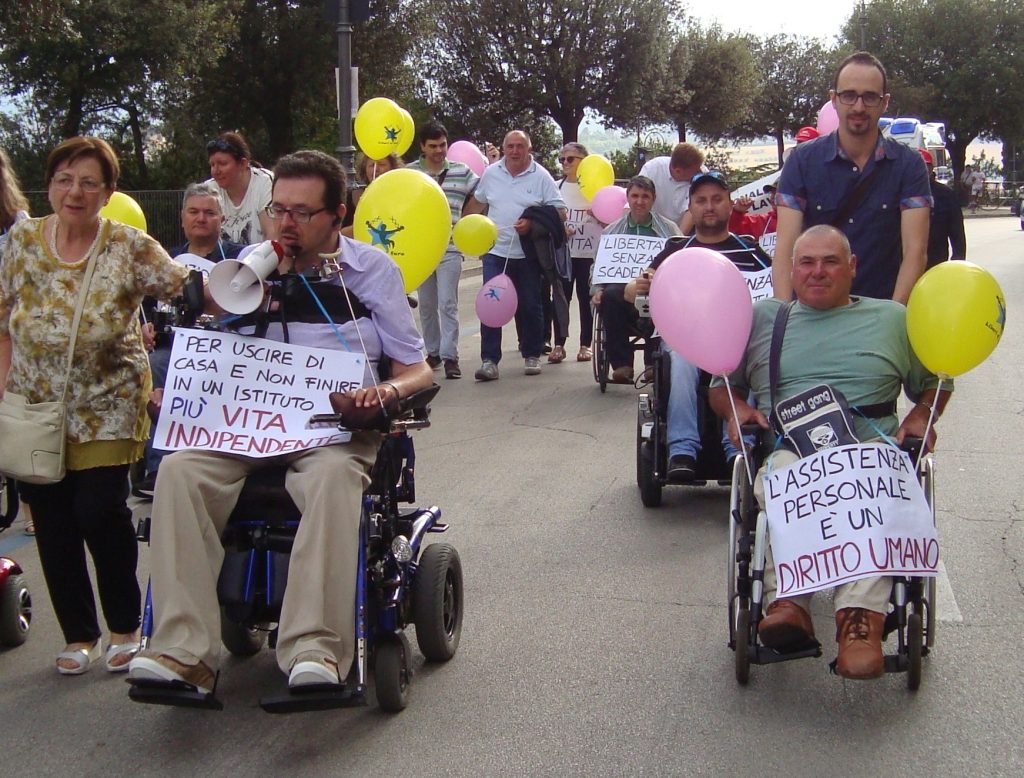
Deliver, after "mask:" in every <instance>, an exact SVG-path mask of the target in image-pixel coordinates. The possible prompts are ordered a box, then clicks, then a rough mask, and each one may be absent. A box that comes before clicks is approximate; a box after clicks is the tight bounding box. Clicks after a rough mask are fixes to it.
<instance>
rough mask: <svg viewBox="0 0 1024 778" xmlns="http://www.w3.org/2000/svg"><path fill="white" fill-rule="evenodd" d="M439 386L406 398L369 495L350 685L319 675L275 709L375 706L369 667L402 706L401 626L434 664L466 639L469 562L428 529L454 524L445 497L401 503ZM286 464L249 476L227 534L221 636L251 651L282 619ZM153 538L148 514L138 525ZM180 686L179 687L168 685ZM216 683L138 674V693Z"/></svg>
mask: <svg viewBox="0 0 1024 778" xmlns="http://www.w3.org/2000/svg"><path fill="white" fill-rule="evenodd" d="M439 389H440V387H438V386H437V385H436V384H435V385H434V386H433V387H432V388H430V389H428V390H425V391H423V392H420V393H418V394H416V395H413V396H412V397H408V398H405V399H403V400H402V402H401V405H400V408H399V411H398V413H396V414H394V415H393V417H392V418H391V419H390V421H389V422H388V427H387V436H386V439H385V441H384V443H383V444H382V446H381V448H380V450H379V452H378V455H377V460H376V462H375V463H374V465H373V467H372V469H371V472H370V479H371V482H370V485H369V487H368V488H367V489H366V491H365V492H364V494H363V508H362V520H361V522H360V536H361V543H360V548H359V563H358V571H359V572H358V580H357V586H356V618H355V624H354V625H353V627H354V631H355V636H356V650H355V658H354V660H353V664H352V668H351V670H350V672H349V674H348V678H347V679H346V681H345V683H344V684H343V685H342V686H340V687H339V686H338V685H337V684H316V685H312V686H308V687H300V688H297V689H292V690H289V692H288V693H287V694H285V695H281V696H275V697H264V698H263V699H261V700H260V707H262V708H263V709H264V710H265V711H267V712H269V713H291V712H298V711H310V710H326V709H331V708H341V707H355V706H361V705H366V704H367V699H366V690H367V676H368V670H369V668H370V667H371V666H372V668H373V674H374V680H375V687H376V694H377V702H378V704H379V706H380V707H381V709H382V710H384V711H388V712H397V711H400V710H402V709H404V708H405V707H406V705H407V703H408V690H409V683H410V680H411V675H412V668H411V654H412V650H411V647H410V645H409V641H408V638H407V637H406V635H405V633H404V629H405V627H407V626H408V625H409V624H415V626H416V641H417V643H418V645H419V648H420V651H421V652H422V654H423V655H424V656H425V657H426V659H427V660H428V661H431V662H445V661H448V660H449V659H451V658H452V657H453V656H454V655H455V652H456V651H457V649H458V647H459V640H460V636H461V633H462V617H463V579H462V563H461V561H460V559H459V554H458V552H457V551H456V549H455V548H454V547H453V546H451V545H449V544H447V543H433V544H430V545H425V544H424V540H425V537H426V535H427V534H428V533H443V532H446V531H447V529H448V525H447V524H443V523H442V522H441V510H440V508H438V507H436V506H432V507H429V508H416V509H414V510H412V511H410V512H402V511H401V510H400V508H399V504H400V503H414V502H415V500H416V487H415V465H416V454H415V449H414V447H413V441H412V437H411V436H410V435H409V432H410V431H411V430H417V429H425V428H427V427H429V426H430V421H429V407H428V403H429V402H430V400H431V399H433V397H434V396H435V395H436V394H437V392H438V391H439ZM340 421H341V418H340V415H339V414H318V415H316V416H314V417H312V418H311V419H310V424H311V425H316V426H340ZM286 472H287V467H286V466H280V467H274V468H268V469H266V470H261V471H258V472H256V473H254V474H252V475H250V476H249V477H248V478H247V479H246V482H245V485H244V487H243V489H242V493H241V496H240V497H239V500H238V503H237V505H236V506H235V509H234V511H233V512H232V514H231V517H230V518H229V520H228V524H227V526H226V529H225V531H224V534H223V537H222V540H223V543H224V546H225V558H224V563H223V565H222V568H221V572H220V577H219V580H218V585H217V594H218V600H219V601H220V603H221V640H222V642H223V643H224V646H225V647H226V648H227V650H228V651H229V652H230V653H231V654H233V655H235V656H239V657H246V656H252V655H255V654H257V653H259V651H260V650H261V649H262V648H263V646H264V645H265V644H268V643H269V645H270V647H271V648H273V647H274V646H275V645H276V639H277V631H276V624H277V621H278V619H279V617H280V611H281V604H282V602H283V599H284V589H285V582H286V581H287V578H288V560H289V553H290V551H291V547H292V544H293V542H294V539H295V533H296V529H297V527H298V524H299V520H300V513H299V510H298V508H296V506H295V504H294V503H293V502H292V500H291V497H290V495H289V494H288V492H287V491H286V490H285V487H284V483H285V474H286ZM139 534H140V539H143V540H145V539H148V519H144V520H143V522H141V523H140V533H139ZM152 629H153V604H152V597H151V593H150V592H149V591H147V594H146V606H145V610H144V613H143V628H142V632H143V644H144V645H145V643H146V642H147V641H148V637H149V636H150V635H151V634H152ZM169 687H177V688H169ZM215 694H216V682H215V685H214V689H213V691H212V692H211V693H210V694H209V695H205V694H202V693H200V692H199V691H198V690H196V689H195V688H194V687H188V686H187V685H184V684H181V685H176V684H167V683H163V682H156V683H149V682H145V681H142V682H133V685H132V688H131V691H130V692H129V696H130V697H131V699H133V700H135V701H137V702H150V703H156V704H165V705H180V706H186V707H200V708H211V709H216V710H220V709H222V708H223V705H222V704H221V703H220V701H219V700H217V699H216V697H215Z"/></svg>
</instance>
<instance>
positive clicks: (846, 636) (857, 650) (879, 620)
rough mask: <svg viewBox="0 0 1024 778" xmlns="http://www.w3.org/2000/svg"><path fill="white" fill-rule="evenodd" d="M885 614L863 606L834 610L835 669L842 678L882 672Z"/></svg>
mask: <svg viewBox="0 0 1024 778" xmlns="http://www.w3.org/2000/svg"><path fill="white" fill-rule="evenodd" d="M884 626H885V616H883V615H882V614H881V613H875V611H869V610H867V609H866V608H843V609H842V610H840V611H836V642H837V643H838V644H839V656H838V657H836V672H837V673H838V674H839V675H841V676H843V678H851V679H853V680H856V681H866V680H869V679H871V678H880V677H881V676H882V675H884V674H885V660H884V659H883V658H882V628H883V627H884Z"/></svg>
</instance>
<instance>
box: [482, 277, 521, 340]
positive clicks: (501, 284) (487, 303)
mask: <svg viewBox="0 0 1024 778" xmlns="http://www.w3.org/2000/svg"><path fill="white" fill-rule="evenodd" d="M517 307H519V295H517V294H516V288H515V285H514V284H513V283H512V279H511V278H509V277H508V276H507V275H505V274H504V273H501V274H499V275H496V276H495V277H494V278H492V279H491V280H490V281H486V282H485V283H484V285H483V286H482V287H481V288H480V291H479V292H478V293H477V295H476V315H477V318H479V319H480V323H481V324H485V325H487V326H488V327H504V326H505V325H506V324H508V323H509V322H510V321H512V317H513V316H515V315H516V308H517Z"/></svg>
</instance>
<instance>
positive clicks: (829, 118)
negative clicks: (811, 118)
mask: <svg viewBox="0 0 1024 778" xmlns="http://www.w3.org/2000/svg"><path fill="white" fill-rule="evenodd" d="M838 129H839V114H837V113H836V107H835V106H834V105H832V101H831V100H829V101H828V102H827V103H825V104H824V105H823V106H821V110H819V111H818V133H819V134H820V135H828V134H829V133H830V132H835V131H836V130H838Z"/></svg>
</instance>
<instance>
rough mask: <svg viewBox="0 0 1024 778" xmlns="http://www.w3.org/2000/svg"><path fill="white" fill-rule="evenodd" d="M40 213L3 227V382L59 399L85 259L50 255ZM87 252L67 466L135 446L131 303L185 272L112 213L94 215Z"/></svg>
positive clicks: (137, 364) (147, 381) (138, 429)
mask: <svg viewBox="0 0 1024 778" xmlns="http://www.w3.org/2000/svg"><path fill="white" fill-rule="evenodd" d="M47 218H53V217H47ZM45 221H46V218H39V219H26V220H24V221H22V222H20V223H18V224H17V225H15V226H14V227H13V228H12V229H11V231H10V233H9V235H8V242H7V249H6V251H5V253H4V262H3V266H2V268H0V338H4V337H9V338H10V339H11V341H12V354H11V369H10V373H9V374H8V376H7V387H6V388H7V389H8V390H10V391H13V392H17V393H18V394H21V395H24V396H25V397H26V399H27V400H28V401H29V402H45V401H51V400H59V399H60V396H61V391H62V389H63V379H64V373H65V366H66V363H67V349H68V344H69V342H70V332H71V322H72V320H73V318H74V313H75V306H76V304H77V302H78V295H79V293H80V291H81V284H82V282H83V280H84V277H85V271H86V267H87V265H88V257H86V258H84V259H82V260H80V261H78V262H72V263H66V262H62V261H61V260H60V259H58V258H57V257H56V256H54V254H53V252H52V250H51V248H50V246H49V245H48V243H47V240H46V238H45V235H44V226H43V225H44V223H45ZM96 251H97V252H98V256H97V259H96V262H97V264H96V270H95V272H94V274H93V277H92V283H91V284H90V286H89V291H88V294H87V296H86V299H85V305H84V306H83V310H82V319H81V325H80V327H79V331H78V340H77V342H76V344H75V353H74V358H73V360H72V365H71V373H70V379H69V381H68V393H67V435H68V462H67V467H68V468H69V469H71V470H81V469H86V468H89V467H100V466H104V465H115V464H125V463H128V462H131V461H134V459H135V458H138V455H139V454H141V451H142V446H143V444H144V442H145V440H146V437H147V435H148V432H149V421H148V419H147V417H146V401H147V399H148V393H149V389H150V386H151V384H152V380H151V377H150V372H149V359H148V357H147V355H146V349H145V347H144V346H143V343H142V330H141V325H140V322H139V303H140V302H141V301H142V298H143V296H145V295H152V296H153V297H157V298H159V299H167V298H170V297H173V296H175V295H177V294H179V293H180V292H181V289H182V286H183V285H184V282H185V281H186V279H187V278H188V270H187V269H186V268H185V267H183V266H182V265H179V264H177V263H175V262H173V261H172V260H171V258H170V257H169V256H168V254H167V252H166V251H164V250H163V248H162V247H161V246H160V244H159V243H157V242H156V241H155V240H153V238H151V237H149V236H148V235H147V234H145V233H144V232H141V231H139V230H137V229H135V228H134V227H129V226H127V225H124V224H121V223H119V222H113V221H109V220H107V219H101V220H100V235H99V238H98V244H97V246H96Z"/></svg>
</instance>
